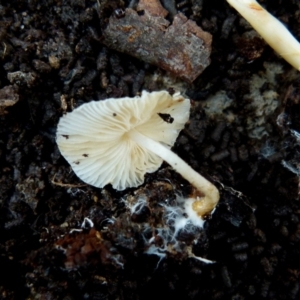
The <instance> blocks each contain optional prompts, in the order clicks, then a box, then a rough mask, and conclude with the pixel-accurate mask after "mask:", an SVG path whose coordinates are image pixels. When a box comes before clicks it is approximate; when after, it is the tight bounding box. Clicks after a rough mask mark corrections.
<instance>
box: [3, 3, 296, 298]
mask: <svg viewBox="0 0 300 300" xmlns="http://www.w3.org/2000/svg"><path fill="white" fill-rule="evenodd" d="M1 2H2V5H0V22H1V24H0V60H1V65H0V88H1V89H3V88H4V87H6V86H9V85H12V86H13V90H12V89H10V93H14V96H15V97H17V96H19V98H20V100H19V102H18V103H17V104H15V105H14V106H12V107H10V108H7V109H6V110H7V114H5V115H1V116H0V124H1V125H0V298H1V299H65V300H66V299H150V298H151V299H152V298H155V299H165V298H166V296H165V295H166V294H167V298H168V299H172V298H173V299H174V298H175V299H176V298H178V299H179V298H181V299H234V300H238V299H239V300H240V299H300V290H299V288H300V283H299V282H300V278H299V277H300V259H299V257H300V248H299V246H300V222H299V218H300V203H299V192H300V191H299V187H300V185H299V177H298V176H300V166H299V157H300V135H299V133H298V132H300V118H299V117H300V93H299V91H300V81H299V73H297V72H296V71H295V70H293V69H292V68H291V67H290V66H289V65H287V63H285V62H284V61H283V60H281V59H280V57H278V56H277V55H276V54H274V52H273V50H272V49H270V48H269V47H268V46H266V45H265V44H264V42H262V41H261V40H260V38H259V37H258V36H257V35H256V34H255V33H254V32H253V31H252V30H251V28H250V27H249V25H247V23H246V22H245V21H244V20H242V18H241V17H239V16H238V15H237V14H236V12H235V11H234V10H233V9H231V8H230V7H229V5H228V4H227V3H226V2H225V1H219V0H218V1H216V0H187V1H177V6H178V8H179V10H180V11H181V12H183V13H184V14H185V15H186V16H187V17H189V18H191V19H193V20H194V21H196V22H197V24H198V25H199V26H201V27H202V28H203V29H204V30H206V31H208V32H210V33H211V34H212V35H213V49H212V55H211V61H212V62H211V64H210V66H209V67H208V68H207V69H206V70H205V71H204V73H202V75H200V76H199V77H198V79H197V80H196V81H195V82H194V83H193V84H187V83H184V82H182V81H180V80H176V79H174V78H172V77H171V76H170V75H168V74H167V73H166V72H164V71H162V70H160V69H158V68H156V67H154V66H150V65H148V64H145V63H143V62H141V61H139V60H137V59H135V58H132V57H130V56H127V55H124V54H120V53H118V52H116V51H112V50H110V49H107V48H106V47H105V46H103V44H102V39H101V36H102V29H101V28H103V27H104V26H105V23H106V20H107V18H108V17H109V15H110V14H111V13H112V12H113V10H114V9H115V8H117V7H119V6H120V5H118V1H99V3H100V6H101V7H100V8H99V6H98V5H97V1H89V0H85V1H84V0H74V1H72V0H69V1H68V0H61V1H43V0H40V1H36V0H28V1H22V0H19V1H17V0H16V1H13V0H12V1H9V4H6V2H7V1H0V3H1ZM4 2H5V3H4ZM260 2H261V3H262V4H263V5H264V6H265V7H267V8H268V9H269V10H270V11H271V12H272V13H273V14H274V15H276V16H277V17H279V18H280V19H281V20H282V21H283V22H284V23H285V24H287V26H288V27H289V28H290V29H291V31H292V32H293V33H294V34H295V35H296V37H297V38H298V40H300V4H299V2H298V1H297V0H265V1H260ZM127 5H128V3H127V2H126V3H125V6H127ZM100 24H101V25H100ZM15 72H18V73H15ZM168 88H174V89H176V90H180V91H181V92H183V93H185V94H186V95H187V96H188V97H190V98H191V99H192V103H193V108H192V112H191V119H190V122H189V124H187V126H186V129H185V130H184V131H183V132H182V133H181V135H180V137H179V139H178V140H177V144H176V145H175V147H174V150H175V151H176V152H177V153H178V154H179V155H180V156H181V157H182V158H183V159H184V160H186V161H187V162H188V163H189V164H191V165H192V166H193V167H194V168H195V169H196V170H198V171H200V172H201V173H202V174H203V175H205V176H206V177H207V178H209V179H210V180H212V181H213V182H215V184H216V185H217V186H218V187H219V188H220V192H221V200H220V204H219V206H218V207H217V210H216V212H215V213H214V214H213V216H212V218H211V219H210V220H208V222H206V226H205V230H204V231H197V232H196V233H195V232H193V233H186V232H182V233H179V235H178V236H177V243H176V244H175V245H174V243H173V244H172V245H171V246H170V247H169V248H168V249H167V250H165V251H163V250H162V256H163V257H159V256H158V255H149V254H147V253H146V252H148V253H149V252H150V250H149V249H151V248H150V245H149V243H148V241H149V239H150V238H151V237H155V239H156V242H155V245H156V251H157V249H159V245H160V243H161V245H162V244H163V242H162V240H161V238H160V235H159V233H160V232H162V231H161V229H162V228H169V226H170V224H166V222H165V221H164V207H163V206H162V205H161V204H162V203H163V204H165V205H168V204H170V205H172V203H174V201H175V200H174V199H175V197H176V194H179V193H181V194H183V195H186V194H188V193H189V191H190V187H189V185H188V184H187V183H186V182H185V181H184V180H183V179H182V178H181V177H180V176H179V175H178V174H176V173H174V172H173V171H172V169H171V168H170V167H169V166H168V165H166V164H163V166H162V167H161V169H160V170H159V171H157V172H156V173H153V174H149V175H147V176H146V182H145V184H144V185H143V186H142V187H141V188H139V189H131V190H130V189H129V190H125V191H123V192H116V191H114V190H113V189H112V188H110V187H107V188H105V189H97V188H93V187H91V186H86V185H83V184H82V182H81V181H80V180H79V179H78V178H77V177H76V176H75V175H74V173H73V172H72V171H71V169H70V166H69V165H68V163H67V162H66V161H65V160H64V159H63V157H62V156H61V155H60V153H59V150H58V148H57V145H56V143H55V131H56V125H57V123H58V120H59V118H60V116H61V115H62V114H63V112H65V111H71V110H72V108H73V107H77V106H79V105H80V104H82V103H83V102H88V101H90V100H92V99H105V98H108V97H121V96H124V95H126V96H127V95H128V96H134V95H136V93H138V92H140V91H142V90H143V89H148V90H159V89H168ZM11 96H13V95H11ZM140 198H142V199H144V200H145V199H146V203H147V205H145V206H143V208H142V209H141V210H140V211H138V212H137V213H133V214H131V212H130V209H129V208H130V207H132V205H133V204H134V203H135V202H136V201H137V200H138V199H140ZM126 202H127V204H126ZM128 203H129V204H128ZM85 217H88V218H89V219H91V220H92V221H93V222H94V229H92V230H90V229H89V228H88V226H86V227H87V228H84V229H83V231H82V232H73V233H69V232H70V231H71V229H80V226H81V224H82V222H83V220H84V218H85ZM170 230H172V228H171V229H170ZM63 249H64V250H63ZM191 253H193V254H194V255H196V256H201V257H205V258H207V259H210V260H214V261H216V263H214V264H205V263H203V262H201V261H199V260H197V259H195V258H193V257H192V254H191ZM160 258H162V259H161V260H160Z"/></svg>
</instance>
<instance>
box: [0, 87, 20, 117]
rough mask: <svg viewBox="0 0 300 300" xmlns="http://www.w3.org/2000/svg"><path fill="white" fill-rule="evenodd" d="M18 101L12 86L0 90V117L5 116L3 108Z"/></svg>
mask: <svg viewBox="0 0 300 300" xmlns="http://www.w3.org/2000/svg"><path fill="white" fill-rule="evenodd" d="M18 101H19V95H18V94H17V92H16V91H15V89H14V88H13V86H12V85H8V86H5V87H4V88H2V89H1V90H0V115H2V114H5V113H6V111H5V108H6V107H8V106H12V105H14V104H16V103H17V102H18Z"/></svg>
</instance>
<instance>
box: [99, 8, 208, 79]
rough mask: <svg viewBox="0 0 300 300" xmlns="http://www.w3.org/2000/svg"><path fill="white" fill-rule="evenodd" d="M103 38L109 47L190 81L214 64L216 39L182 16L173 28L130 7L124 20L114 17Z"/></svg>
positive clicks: (178, 15) (176, 19)
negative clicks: (212, 47) (211, 56)
mask: <svg viewBox="0 0 300 300" xmlns="http://www.w3.org/2000/svg"><path fill="white" fill-rule="evenodd" d="M103 35H104V43H105V45H107V46H108V47H109V48H112V49H115V50H118V51H120V52H123V53H127V54H130V55H133V56H135V57H137V58H139V59H140V60H143V61H145V62H148V63H151V64H154V65H157V66H159V67H160V68H162V69H164V70H166V71H169V72H171V73H173V74H174V75H175V76H177V77H180V78H182V79H184V80H187V81H189V82H193V81H194V80H195V79H196V78H197V77H198V76H199V75H200V74H201V73H202V72H203V70H204V69H205V68H206V67H207V66H208V65H209V64H210V59H209V57H210V52H211V42H212V36H211V35H210V34H209V33H208V32H205V31H203V30H202V29H201V28H200V27H198V26H197V25H196V23H195V22H193V21H191V20H188V19H187V18H186V17H185V16H184V15H183V14H180V13H179V14H177V15H175V17H174V20H173V23H172V24H171V25H170V22H169V21H167V20H166V19H164V18H163V17H161V16H152V15H150V14H149V13H148V12H147V11H144V10H143V11H142V13H140V12H139V11H138V12H137V11H135V10H133V9H130V8H127V9H126V10H125V14H124V16H123V17H121V18H119V17H116V16H115V15H112V16H111V17H110V19H109V23H108V25H107V27H106V29H105V30H104V33H103Z"/></svg>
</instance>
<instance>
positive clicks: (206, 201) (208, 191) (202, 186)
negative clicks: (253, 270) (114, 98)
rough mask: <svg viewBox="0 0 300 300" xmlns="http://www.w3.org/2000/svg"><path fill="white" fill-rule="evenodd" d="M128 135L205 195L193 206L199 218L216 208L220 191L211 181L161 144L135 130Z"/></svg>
mask: <svg viewBox="0 0 300 300" xmlns="http://www.w3.org/2000/svg"><path fill="white" fill-rule="evenodd" d="M128 135H129V136H130V138H131V139H132V140H133V141H135V142H136V143H137V144H139V145H140V146H141V147H143V148H146V149H148V150H150V151H152V152H153V153H155V154H156V155H158V156H159V157H161V158H162V159H163V160H164V161H166V162H167V163H168V164H169V165H170V166H172V168H173V169H174V170H175V171H177V172H178V173H179V174H180V175H181V176H182V177H183V178H184V179H186V180H187V181H189V182H190V183H191V184H192V185H193V186H194V187H195V188H196V189H197V190H199V191H200V192H201V193H202V194H204V195H205V197H203V198H201V199H200V200H199V199H196V201H195V203H194V204H195V205H193V209H194V210H195V211H196V212H197V214H198V215H199V216H205V215H207V214H208V213H210V212H211V211H212V210H213V209H214V208H215V207H216V205H217V204H218V202H219V198H220V194H219V191H218V189H217V188H216V187H215V186H214V185H213V184H212V183H211V182H210V181H208V180H207V179H205V178H204V177H203V176H201V175H200V174H199V173H197V172H196V171H195V170H194V169H192V168H191V167H190V166H189V165H188V164H187V163H186V162H185V161H184V160H182V159H181V158H180V157H179V156H178V155H177V154H175V153H174V152H172V151H171V150H170V149H168V148H167V147H165V146H163V145H162V144H160V143H159V142H156V141H154V140H152V139H150V138H148V137H146V136H145V135H143V134H141V133H140V132H138V131H137V130H134V129H133V130H130V132H129V133H128Z"/></svg>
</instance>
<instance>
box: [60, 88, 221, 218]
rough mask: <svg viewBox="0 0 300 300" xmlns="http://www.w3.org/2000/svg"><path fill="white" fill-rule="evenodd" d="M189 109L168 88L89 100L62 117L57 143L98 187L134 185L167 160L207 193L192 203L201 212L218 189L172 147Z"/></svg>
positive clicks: (80, 173) (212, 203) (81, 173)
mask: <svg viewBox="0 0 300 300" xmlns="http://www.w3.org/2000/svg"><path fill="white" fill-rule="evenodd" d="M189 110H190V101H189V100H188V99H184V98H183V97H182V96H181V95H180V94H179V93H176V94H174V95H173V96H171V95H170V94H169V93H168V92H166V91H160V92H152V93H148V92H146V91H143V92H142V96H141V97H135V98H128V97H126V98H120V99H113V98H111V99H107V100H103V101H92V102H89V103H86V104H83V105H81V106H80V107H78V108H77V109H75V110H74V111H73V112H71V113H68V114H66V115H64V116H63V117H62V118H61V119H60V121H59V124H58V127H57V137H56V138H57V144H58V147H59V150H60V152H61V153H62V155H63V156H64V157H65V158H66V160H67V161H68V162H69V163H70V165H71V166H72V168H73V170H74V172H75V173H76V174H77V176H78V177H79V178H80V179H82V180H83V181H84V182H86V183H88V184H90V185H93V186H96V187H104V186H105V185H107V184H109V183H110V184H112V186H113V187H114V188H115V189H117V190H124V189H126V188H128V187H137V186H139V185H141V184H142V183H143V182H144V175H145V173H151V172H155V171H156V170H157V169H158V168H159V167H160V166H161V164H162V162H163V160H165V161H166V162H168V163H169V164H170V165H171V166H172V167H173V168H174V169H175V170H176V171H177V172H179V173H180V174H181V175H182V176H183V177H184V178H185V179H186V180H188V181H189V182H190V183H191V184H192V185H193V186H195V187H196V188H197V189H198V190H199V191H201V193H202V194H204V195H205V197H204V200H203V201H200V200H199V199H198V200H197V201H198V202H199V203H200V202H201V204H199V203H198V204H197V205H196V206H195V208H196V207H197V209H195V211H197V212H199V215H204V214H207V213H209V212H210V211H211V210H213V209H214V207H215V206H216V204H217V203H218V201H219V192H218V190H217V189H216V187H215V186H214V185H213V184H212V183H210V182H209V181H208V180H206V179H205V178H204V177H202V176H201V175H200V174H198V173H197V172H195V171H194V170H193V169H192V168H191V167H190V166H189V165H188V164H186V163H185V162H184V161H183V160H182V159H181V158H179V156H177V155H176V154H175V153H173V152H172V151H171V150H170V148H171V147H172V146H173V145H174V143H175V141H176V138H177V136H178V134H179V132H180V130H181V129H182V128H183V127H184V124H185V123H186V122H187V120H188V119H189ZM201 200H202V199H201ZM199 208H200V209H199Z"/></svg>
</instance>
